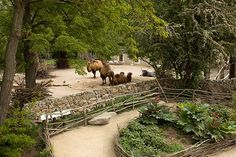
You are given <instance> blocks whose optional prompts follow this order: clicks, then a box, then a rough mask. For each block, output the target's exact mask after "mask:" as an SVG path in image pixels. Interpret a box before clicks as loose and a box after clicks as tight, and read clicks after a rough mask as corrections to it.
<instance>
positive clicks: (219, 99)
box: [161, 88, 232, 104]
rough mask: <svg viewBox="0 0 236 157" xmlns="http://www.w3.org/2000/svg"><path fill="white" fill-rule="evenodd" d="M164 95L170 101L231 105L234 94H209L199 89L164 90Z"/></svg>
mask: <svg viewBox="0 0 236 157" xmlns="http://www.w3.org/2000/svg"><path fill="white" fill-rule="evenodd" d="M163 91H164V93H161V96H162V98H164V95H165V96H166V98H167V100H168V101H174V102H182V101H192V102H199V101H201V102H203V103H210V104H218V103H224V104H225V103H228V104H229V103H231V102H232V94H231V93H218V92H209V91H204V90H198V89H173V88H163Z"/></svg>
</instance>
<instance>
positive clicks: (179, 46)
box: [140, 0, 236, 87]
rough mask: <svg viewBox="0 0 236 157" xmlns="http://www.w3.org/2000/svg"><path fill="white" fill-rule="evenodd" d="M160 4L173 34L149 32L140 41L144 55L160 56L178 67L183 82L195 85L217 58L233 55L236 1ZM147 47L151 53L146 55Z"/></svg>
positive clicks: (164, 62) (187, 1) (171, 66)
mask: <svg viewBox="0 0 236 157" xmlns="http://www.w3.org/2000/svg"><path fill="white" fill-rule="evenodd" d="M231 3H233V4H234V5H233V4H231ZM156 4H157V10H160V12H157V13H158V16H159V17H162V18H163V19H164V20H166V21H167V22H169V24H168V26H167V30H168V32H169V37H168V38H165V39H163V38H161V37H160V36H158V35H155V31H149V32H148V33H147V35H145V36H143V37H142V39H141V40H140V47H141V55H143V56H146V55H149V56H150V57H151V59H152V60H154V61H156V58H157V56H158V59H161V61H162V64H163V66H164V67H165V66H166V67H169V68H174V69H175V72H176V77H177V78H181V79H182V80H183V85H185V86H191V87H193V86H194V85H197V82H198V80H200V79H201V77H202V72H203V71H207V70H206V69H208V68H209V67H210V65H211V64H212V63H213V62H214V61H215V60H216V57H217V56H218V55H219V54H223V55H227V54H230V52H229V51H230V50H231V49H232V47H233V45H235V44H234V43H235V34H236V32H235V27H236V25H235V19H236V16H235V11H234V10H235V6H236V5H235V1H230V0H229V1H226V0H196V1H192V0H186V1H175V0H168V1H164V0H163V1H159V2H157V3H156ZM149 43H150V46H147V45H148V44H149ZM146 49H147V50H148V52H149V53H146V54H145V50H146Z"/></svg>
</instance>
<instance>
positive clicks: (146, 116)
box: [139, 103, 177, 125]
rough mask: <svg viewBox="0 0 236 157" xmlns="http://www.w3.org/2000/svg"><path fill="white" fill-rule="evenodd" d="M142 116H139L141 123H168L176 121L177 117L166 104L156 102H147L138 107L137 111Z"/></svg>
mask: <svg viewBox="0 0 236 157" xmlns="http://www.w3.org/2000/svg"><path fill="white" fill-rule="evenodd" d="M139 112H140V113H141V114H142V116H141V117H140V122H141V123H142V124H158V125H164V124H170V123H175V122H176V121H177V117H176V116H175V115H174V114H173V113H172V112H170V109H169V108H168V107H167V106H161V105H158V104H152V103H151V104H149V105H148V106H145V107H143V108H141V109H140V111H139Z"/></svg>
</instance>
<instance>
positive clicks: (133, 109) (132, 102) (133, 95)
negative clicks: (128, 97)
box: [132, 92, 134, 110]
mask: <svg viewBox="0 0 236 157" xmlns="http://www.w3.org/2000/svg"><path fill="white" fill-rule="evenodd" d="M132 108H133V110H134V92H133V95H132Z"/></svg>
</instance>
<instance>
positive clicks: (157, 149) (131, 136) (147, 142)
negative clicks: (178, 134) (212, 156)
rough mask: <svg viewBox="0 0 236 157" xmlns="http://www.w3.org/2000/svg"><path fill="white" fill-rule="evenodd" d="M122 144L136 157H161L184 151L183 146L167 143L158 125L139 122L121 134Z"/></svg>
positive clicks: (132, 123)
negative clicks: (146, 124) (160, 156)
mask: <svg viewBox="0 0 236 157" xmlns="http://www.w3.org/2000/svg"><path fill="white" fill-rule="evenodd" d="M120 143H121V145H122V146H123V148H124V149H125V150H127V151H128V152H129V153H130V154H133V155H134V156H145V155H147V156H152V155H153V156H159V155H160V154H163V153H172V152H175V151H179V150H181V149H183V147H182V145H180V144H177V143H171V142H169V141H167V140H166V139H165V135H164V133H163V131H162V129H160V128H159V127H157V126H156V125H148V126H145V125H142V124H140V123H138V122H137V121H134V122H131V123H130V124H129V126H128V127H127V128H126V129H124V130H123V131H122V132H121V136H120Z"/></svg>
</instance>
